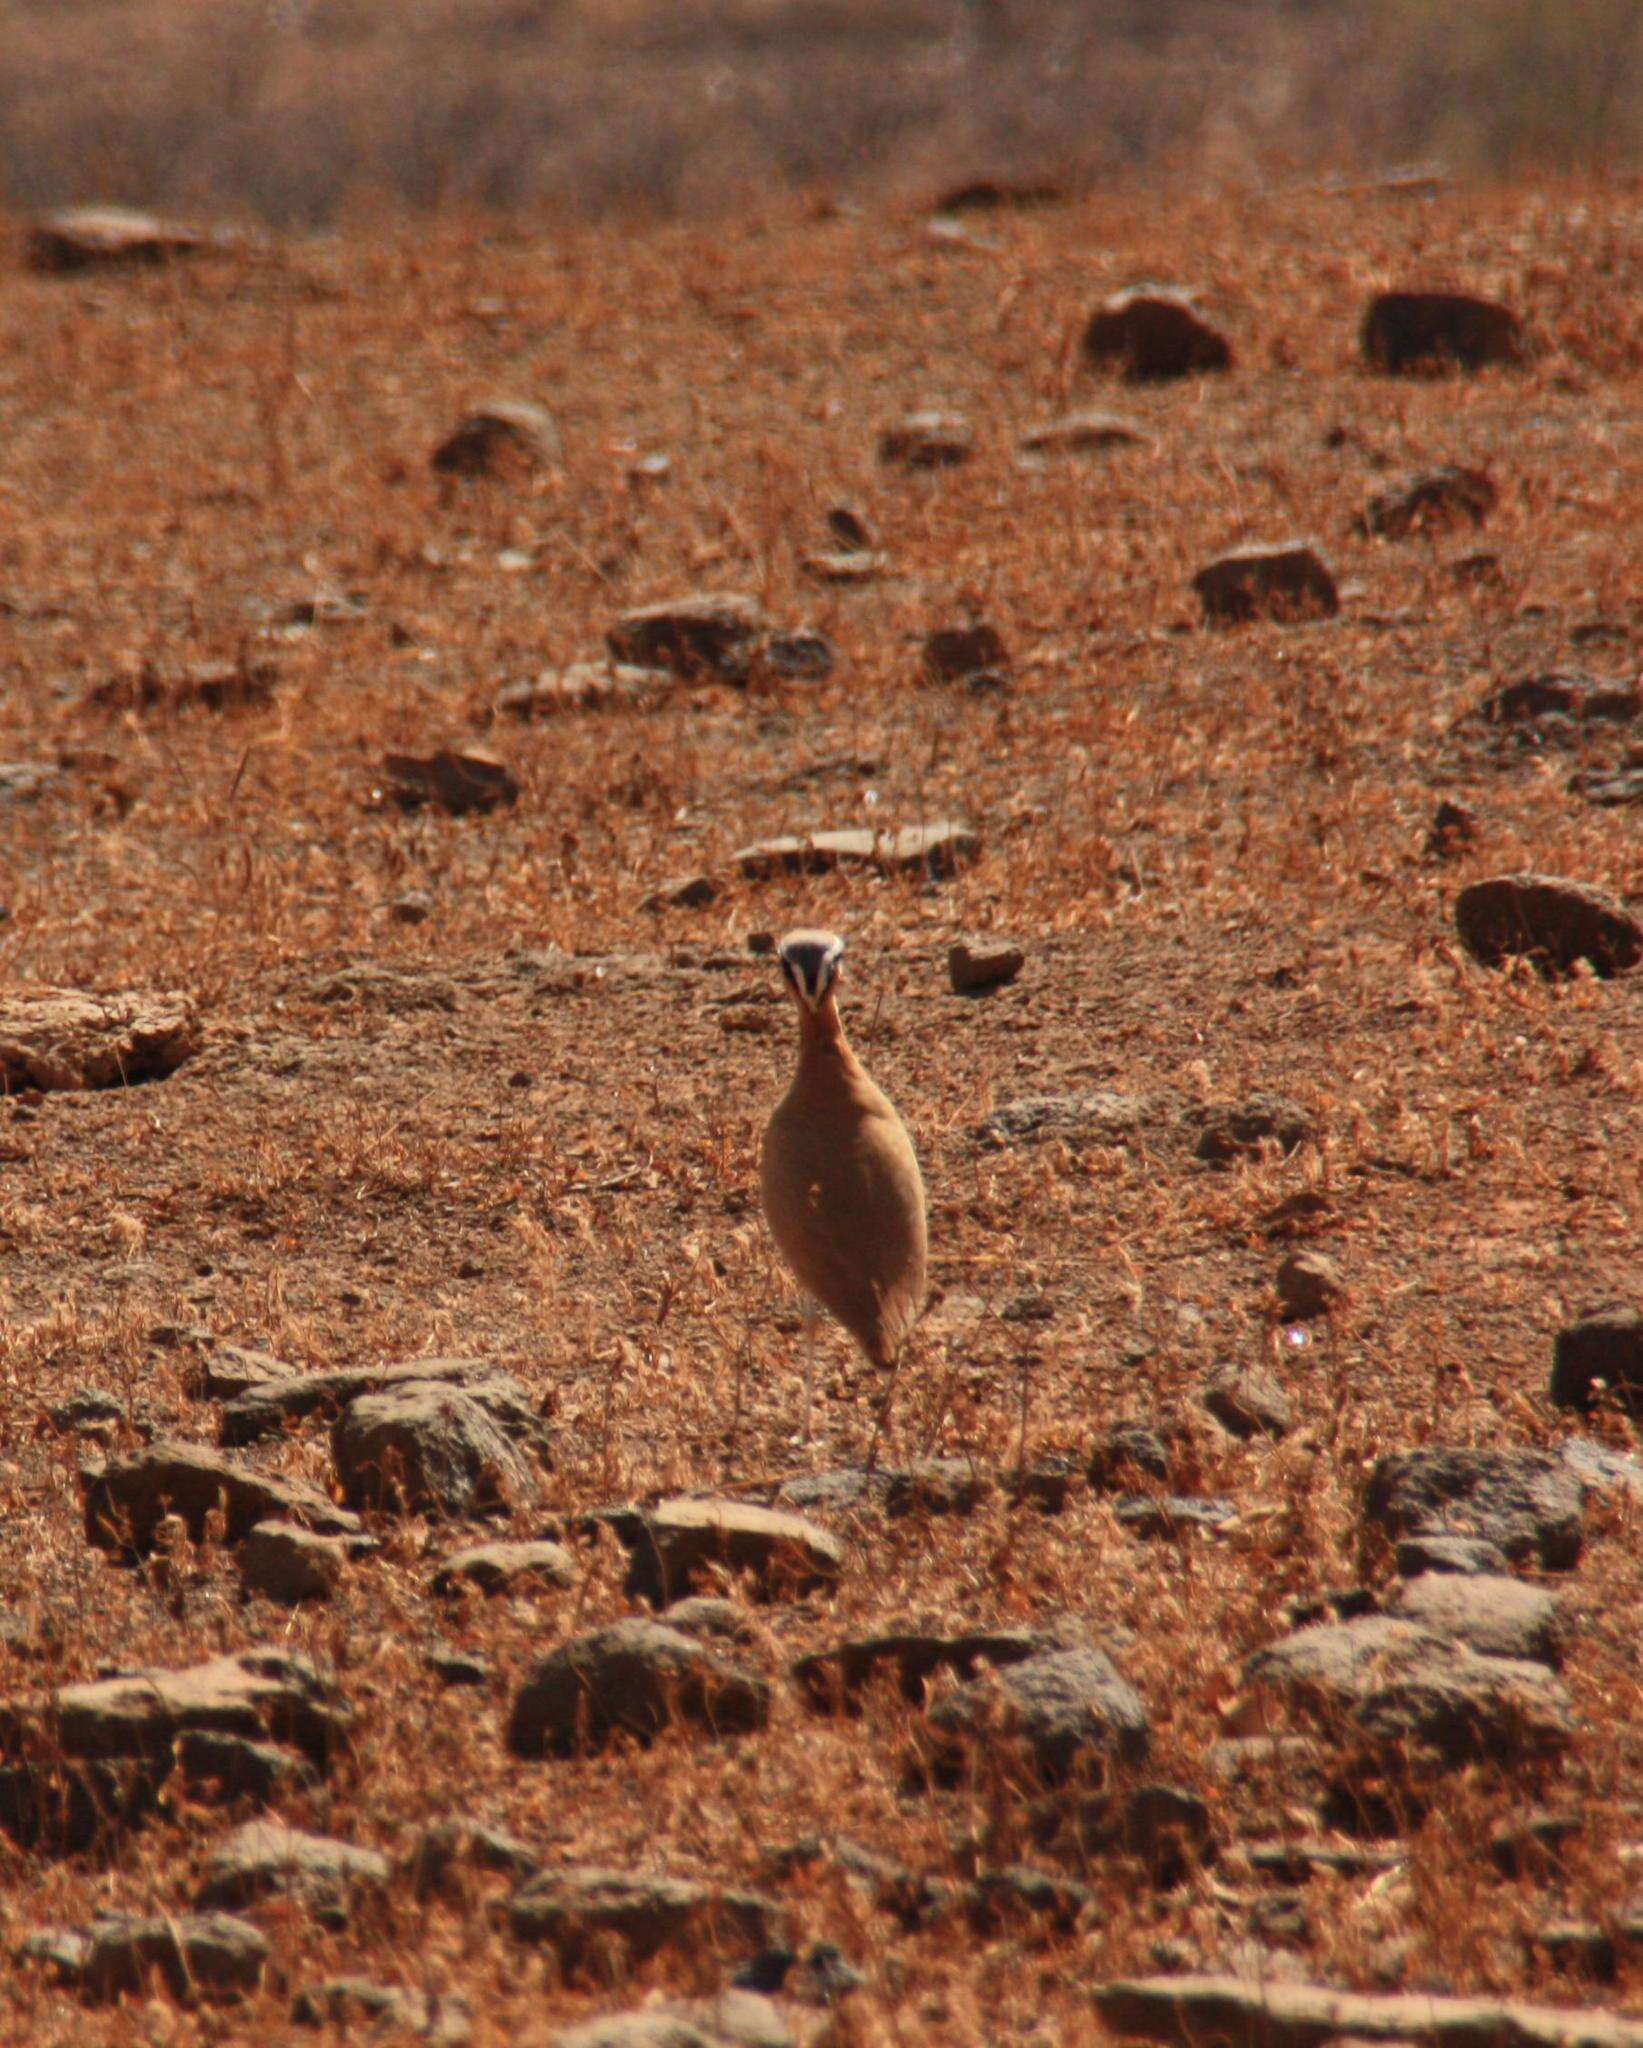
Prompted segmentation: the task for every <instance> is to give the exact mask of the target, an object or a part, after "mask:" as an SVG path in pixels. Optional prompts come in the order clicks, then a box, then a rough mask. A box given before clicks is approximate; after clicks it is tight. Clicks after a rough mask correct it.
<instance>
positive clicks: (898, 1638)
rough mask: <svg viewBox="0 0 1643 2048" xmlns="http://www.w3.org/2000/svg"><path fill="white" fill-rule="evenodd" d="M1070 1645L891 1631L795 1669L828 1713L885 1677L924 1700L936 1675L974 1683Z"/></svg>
mask: <svg viewBox="0 0 1643 2048" xmlns="http://www.w3.org/2000/svg"><path fill="white" fill-rule="evenodd" d="M1069 1640H1070V1639H1068V1638H1064V1637H1063V1636H1062V1635H1061V1634H1060V1633H1058V1632H1057V1631H1054V1630H1044V1629H1034V1628H1021V1629H991V1630H988V1629H972V1630H962V1631H960V1632H958V1633H956V1634H954V1633H947V1632H944V1631H942V1630H939V1629H923V1628H917V1627H912V1628H902V1629H892V1630H889V1631H887V1632H886V1633H884V1634H882V1635H872V1636H855V1637H852V1638H851V1639H850V1640H849V1641H847V1642H843V1643H839V1644H838V1645H836V1646H835V1647H834V1648H833V1649H831V1650H818V1651H815V1652H813V1653H812V1654H811V1655H809V1656H807V1657H801V1658H799V1659H798V1660H797V1662H796V1663H795V1664H794V1665H793V1667H792V1672H793V1680H794V1683H795V1684H796V1685H797V1686H798V1687H799V1689H800V1690H801V1691H802V1692H803V1693H804V1694H805V1695H806V1697H807V1698H808V1699H809V1700H810V1702H811V1704H812V1705H813V1706H817V1707H823V1708H828V1707H831V1708H838V1707H841V1706H847V1705H849V1704H850V1703H852V1702H853V1701H854V1700H855V1699H856V1697H857V1695H859V1693H860V1692H861V1691H862V1689H863V1687H865V1686H867V1685H870V1684H871V1683H872V1682H873V1681H874V1680H875V1679H876V1678H878V1677H880V1676H892V1677H894V1678H895V1680H896V1682H897V1684H898V1685H899V1686H900V1688H901V1690H902V1692H903V1694H904V1695H905V1696H906V1697H907V1698H908V1699H910V1700H920V1701H922V1699H923V1698H924V1690H925V1686H926V1684H927V1683H928V1681H929V1680H930V1679H932V1678H933V1677H935V1675H936V1674H937V1672H942V1671H947V1672H956V1673H958V1674H959V1675H960V1676H962V1677H964V1678H970V1677H973V1676H974V1674H975V1673H976V1672H977V1671H979V1670H981V1669H983V1668H988V1667H996V1666H999V1665H1004V1664H1019V1663H1022V1662H1024V1661H1025V1660H1026V1659H1027V1658H1029V1657H1041V1656H1044V1655H1046V1654H1048V1653H1049V1652H1052V1651H1056V1650H1061V1649H1065V1648H1067V1647H1068V1642H1069Z"/></svg>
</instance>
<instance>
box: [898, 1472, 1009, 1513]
mask: <svg viewBox="0 0 1643 2048" xmlns="http://www.w3.org/2000/svg"><path fill="white" fill-rule="evenodd" d="M993 1487H994V1480H993V1476H992V1474H991V1473H990V1472H983V1471H982V1470H980V1468H979V1467H978V1466H977V1465H976V1464H975V1462H974V1460H973V1459H970V1458H923V1459H920V1460H919V1461H918V1462H917V1463H916V1464H912V1465H900V1466H893V1467H891V1469H890V1470H889V1471H887V1472H886V1473H885V1475H884V1512H885V1513H886V1514H887V1515H971V1514H974V1513H975V1511H976V1509H977V1508H978V1507H979V1506H980V1505H981V1503H982V1502H983V1501H984V1500H985V1499H986V1498H987V1497H988V1495H989V1494H990V1493H991V1492H992V1491H993Z"/></svg>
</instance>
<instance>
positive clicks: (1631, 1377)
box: [1551, 1307, 1643, 1412]
mask: <svg viewBox="0 0 1643 2048" xmlns="http://www.w3.org/2000/svg"><path fill="white" fill-rule="evenodd" d="M1551 1392H1552V1400H1553V1402H1554V1403H1555V1404H1556V1406H1558V1407H1559V1408H1575V1409H1579V1410H1581V1411H1582V1412H1585V1411H1589V1410H1590V1409H1591V1408H1593V1407H1595V1406H1596V1404H1597V1402H1598V1400H1599V1399H1600V1398H1602V1397H1607V1398H1608V1399H1610V1400H1613V1401H1615V1402H1617V1403H1618V1404H1619V1405H1620V1406H1621V1407H1622V1408H1625V1409H1628V1410H1631V1411H1634V1412H1643V1310H1640V1309H1635V1308H1620V1307H1615V1308H1604V1309H1598V1310H1596V1311H1595V1312H1594V1313H1593V1314H1591V1315H1586V1316H1582V1317H1580V1318H1579V1320H1578V1321H1576V1322H1573V1323H1567V1324H1565V1326H1564V1327H1563V1328H1562V1329H1561V1330H1559V1331H1558V1333H1557V1341H1556V1343H1555V1345H1554V1346H1553V1350H1552V1388H1551Z"/></svg>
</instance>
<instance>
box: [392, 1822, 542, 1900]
mask: <svg viewBox="0 0 1643 2048" xmlns="http://www.w3.org/2000/svg"><path fill="white" fill-rule="evenodd" d="M541 1860H542V1859H541V1857H540V1856H539V1855H538V1854H537V1852H536V1851H535V1850H534V1849H533V1848H531V1847H530V1845H529V1844H528V1843H526V1842H522V1841H521V1840H520V1839H519V1837H518V1836H517V1835H510V1834H508V1833H507V1832H506V1831H505V1830H504V1829H502V1828H493V1827H488V1826H486V1825H485V1823H484V1822H482V1821H474V1820H441V1821H435V1822H434V1824H433V1825H432V1827H428V1828H424V1829H423V1831H422V1833H421V1835H420V1836H419V1837H418V1838H417V1842H416V1846H415V1847H414V1848H413V1849H412V1851H411V1853H410V1856H409V1858H408V1859H407V1865H406V1867H407V1871H408V1873H409V1876H410V1880H411V1887H412V1889H413V1891H414V1892H415V1893H416V1896H417V1897H418V1898H419V1899H422V1898H428V1897H430V1896H432V1895H433V1894H436V1893H438V1894H442V1895H445V1896H450V1897H455V1896H458V1895H459V1894H460V1891H461V1882H460V1880H461V1876H462V1873H463V1872H464V1871H467V1870H484V1871H491V1872H500V1873H501V1874H503V1875H504V1876H507V1877H512V1878H515V1879H517V1880H519V1881H521V1882H523V1880H524V1879H526V1878H528V1877H530V1876H532V1875H533V1874H534V1873H535V1871H536V1870H537V1868H538V1866H539V1865H540V1863H541Z"/></svg>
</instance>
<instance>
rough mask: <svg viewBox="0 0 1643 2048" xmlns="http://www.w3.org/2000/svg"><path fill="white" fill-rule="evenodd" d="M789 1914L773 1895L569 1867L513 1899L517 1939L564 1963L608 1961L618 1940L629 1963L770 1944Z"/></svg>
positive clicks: (538, 1876)
mask: <svg viewBox="0 0 1643 2048" xmlns="http://www.w3.org/2000/svg"><path fill="white" fill-rule="evenodd" d="M782 1918H783V1912H782V1908H781V1906H780V1905H779V1904H778V1903H777V1902H776V1901H775V1900H774V1899H767V1898H763V1897H761V1896H760V1895H759V1894H758V1893H756V1892H742V1891H727V1890H724V1889H722V1888H720V1887H718V1886H715V1885H706V1884H698V1883H696V1882H695V1881H694V1880H691V1879H688V1878H678V1877H667V1876H651V1875H644V1874H638V1873H630V1872H626V1871H618V1870H604V1869H600V1868H598V1867H596V1866H595V1865H592V1864H570V1865H565V1866H561V1867H556V1868H548V1869H541V1870H538V1871H537V1872H536V1873H535V1874H534V1875H533V1876H531V1877H529V1878H527V1879H526V1880H525V1882H524V1884H523V1885H522V1886H521V1887H520V1888H519V1890H518V1891H517V1892H515V1893H514V1895H513V1897H512V1899H511V1900H510V1901H509V1902H508V1925H509V1928H510V1929H511V1931H512V1933H513V1935H514V1937H515V1939H517V1940H519V1941H527V1942H532V1943H536V1944H538V1945H540V1946H543V1947H548V1948H552V1949H553V1950H555V1951H556V1953H557V1954H558V1957H559V1961H560V1965H561V1967H562V1968H564V1969H566V1970H570V1971H575V1970H577V1969H578V1968H579V1967H580V1966H582V1965H584V1964H586V1963H590V1962H591V1963H595V1964H601V1965H602V1964H604V1963H605V1962H606V1961H607V1959H608V1956H607V1951H608V1946H609V1944H611V1943H612V1942H614V1943H617V1944H619V1945H620V1947H621V1949H622V1950H624V1951H625V1954H626V1960H627V1962H628V1963H630V1964H631V1963H636V1962H642V1961H644V1960H645V1959H646V1958H647V1957H650V1956H653V1955H655V1954H657V1953H658V1951H660V1950H662V1949H664V1948H677V1947H680V1946H688V1947H689V1948H691V1949H693V1950H696V1951H698V1952H699V1951H700V1950H702V1949H703V1948H707V1949H715V1948H722V1947H724V1946H725V1945H727V1944H734V1945H735V1946H737V1947H741V1948H753V1949H758V1948H763V1947H766V1946H767V1945H768V1944H769V1942H770V1941H771V1940H772V1939H773V1936H774V1933H775V1931H776V1929H777V1928H778V1927H779V1926H780V1924H781V1921H782Z"/></svg>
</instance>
